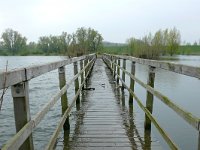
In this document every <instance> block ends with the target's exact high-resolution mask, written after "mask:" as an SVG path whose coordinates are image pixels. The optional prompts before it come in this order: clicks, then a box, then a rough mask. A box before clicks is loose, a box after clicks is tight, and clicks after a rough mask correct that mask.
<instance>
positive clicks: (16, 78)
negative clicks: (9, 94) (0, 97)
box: [0, 68, 26, 89]
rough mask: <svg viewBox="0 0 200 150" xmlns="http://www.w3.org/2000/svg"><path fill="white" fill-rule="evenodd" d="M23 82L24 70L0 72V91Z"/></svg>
mask: <svg viewBox="0 0 200 150" xmlns="http://www.w3.org/2000/svg"><path fill="white" fill-rule="evenodd" d="M5 79H6V81H5ZM25 80H26V77H25V70H24V68H21V69H17V70H12V71H7V72H0V89H3V88H7V87H9V86H11V85H15V84H17V83H20V82H23V81H25Z"/></svg>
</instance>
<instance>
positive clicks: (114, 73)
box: [113, 57, 117, 78]
mask: <svg viewBox="0 0 200 150" xmlns="http://www.w3.org/2000/svg"><path fill="white" fill-rule="evenodd" d="M114 60H115V61H114V62H115V63H117V59H116V57H115V58H114ZM116 67H117V66H116V65H114V69H113V71H114V72H113V77H114V78H115V75H116V72H117V71H116Z"/></svg>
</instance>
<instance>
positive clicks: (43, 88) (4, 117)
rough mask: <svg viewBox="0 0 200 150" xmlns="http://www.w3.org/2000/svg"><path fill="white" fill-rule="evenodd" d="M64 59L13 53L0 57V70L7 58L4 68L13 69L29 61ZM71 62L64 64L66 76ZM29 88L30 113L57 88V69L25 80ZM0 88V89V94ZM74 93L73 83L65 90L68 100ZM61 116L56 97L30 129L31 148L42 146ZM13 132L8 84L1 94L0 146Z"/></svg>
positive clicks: (33, 113)
mask: <svg viewBox="0 0 200 150" xmlns="http://www.w3.org/2000/svg"><path fill="white" fill-rule="evenodd" d="M63 59H66V58H65V57H59V56H27V57H23V56H16V57H12V56H11V57H10V56H9V57H0V70H5V66H6V62H7V60H8V69H9V70H10V69H16V68H19V67H27V66H30V65H37V64H43V63H48V62H54V61H59V60H63ZM72 68H73V66H72V65H67V66H66V79H67V80H70V79H72V77H73V69H72ZM29 88H30V93H29V97H30V111H31V116H32V117H33V116H34V115H35V114H36V113H37V112H38V111H39V110H40V109H41V108H42V107H43V106H44V105H45V104H46V103H47V102H48V101H49V100H50V98H51V97H52V96H53V95H54V94H55V93H56V92H57V91H58V90H59V79H58V71H57V70H54V71H51V72H49V73H46V74H44V75H41V76H39V77H37V78H34V79H32V80H31V81H30V82H29ZM1 93H2V90H1V91H0V95H1ZM73 96H74V87H73V86H72V87H71V88H69V90H68V98H69V101H71V99H72V98H73ZM60 116H61V107H60V101H58V102H57V103H56V105H55V106H54V107H53V108H52V109H51V110H50V112H49V113H48V114H47V115H46V116H45V118H44V120H43V121H42V122H41V123H40V124H39V125H38V127H37V128H36V129H35V130H34V133H33V138H34V145H35V149H43V148H44V147H45V145H46V144H47V142H48V141H49V138H50V137H51V135H52V133H53V131H54V129H55V127H56V125H57V122H58V120H59V118H60ZM14 134H15V123H14V113H13V102H12V97H11V90H10V88H9V89H8V90H7V91H6V94H5V95H4V101H3V107H2V110H1V112H0V147H1V146H2V144H3V143H5V142H6V141H7V140H8V139H9V138H10V137H12V136H13V135H14Z"/></svg>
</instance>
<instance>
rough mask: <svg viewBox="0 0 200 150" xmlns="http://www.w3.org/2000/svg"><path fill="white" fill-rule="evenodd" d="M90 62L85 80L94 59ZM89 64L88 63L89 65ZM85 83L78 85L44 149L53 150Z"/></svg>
mask: <svg viewBox="0 0 200 150" xmlns="http://www.w3.org/2000/svg"><path fill="white" fill-rule="evenodd" d="M91 62H92V64H91V65H90V68H89V71H88V73H87V75H86V78H87V77H88V75H89V73H90V71H91V69H92V66H93V64H94V59H93V60H92V61H91ZM91 62H90V63H91ZM85 82H86V80H85V79H84V80H83V82H82V84H81V85H80V87H79V89H78V91H77V93H76V94H75V97H74V99H73V100H72V102H71V104H70V105H69V107H68V109H67V110H66V111H65V113H64V114H63V116H62V118H61V119H60V121H59V123H58V126H57V127H56V129H55V131H54V133H53V135H52V137H51V139H50V141H49V143H48V144H47V146H46V148H45V149H46V150H49V149H53V147H54V145H55V143H56V138H57V137H58V135H59V132H60V130H61V129H62V126H63V125H64V123H65V120H66V118H67V116H68V115H69V113H70V112H71V109H72V107H73V106H74V104H75V102H76V99H77V98H78V96H79V94H80V92H81V89H82V87H83V86H84V84H85Z"/></svg>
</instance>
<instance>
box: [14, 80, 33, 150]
mask: <svg viewBox="0 0 200 150" xmlns="http://www.w3.org/2000/svg"><path fill="white" fill-rule="evenodd" d="M11 90H12V97H13V103H14V115H15V127H16V132H19V131H20V130H21V129H22V128H23V127H24V125H26V123H27V122H29V121H30V120H31V116H30V108H29V93H28V92H29V88H28V81H27V82H22V83H18V84H16V85H13V86H12V88H11ZM19 149H20V150H33V149H34V148H33V138H32V135H30V136H29V138H28V139H27V140H26V141H25V142H24V143H23V144H22V145H21V147H20V148H19Z"/></svg>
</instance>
